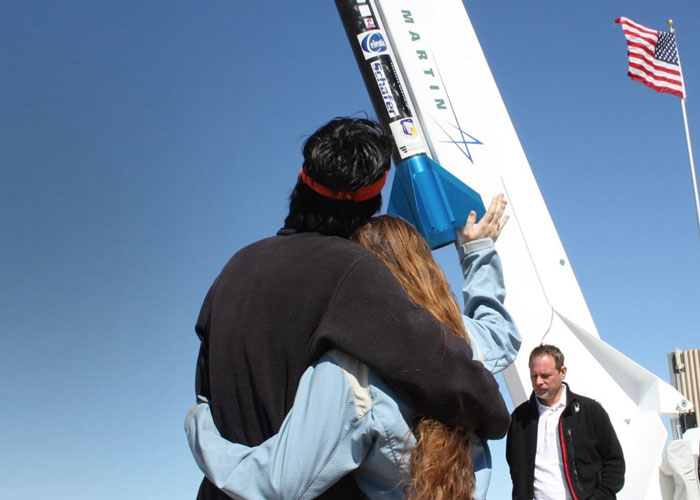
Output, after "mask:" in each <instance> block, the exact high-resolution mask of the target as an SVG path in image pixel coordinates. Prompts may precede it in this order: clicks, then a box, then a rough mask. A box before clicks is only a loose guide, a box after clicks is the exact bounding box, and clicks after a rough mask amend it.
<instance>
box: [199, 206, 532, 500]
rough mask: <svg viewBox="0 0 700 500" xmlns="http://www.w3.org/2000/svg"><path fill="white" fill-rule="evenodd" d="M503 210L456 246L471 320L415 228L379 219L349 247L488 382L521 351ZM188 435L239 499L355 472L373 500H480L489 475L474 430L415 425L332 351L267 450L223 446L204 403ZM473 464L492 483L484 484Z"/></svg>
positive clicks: (472, 225)
mask: <svg viewBox="0 0 700 500" xmlns="http://www.w3.org/2000/svg"><path fill="white" fill-rule="evenodd" d="M504 210H505V201H504V200H503V197H502V195H499V196H498V197H496V198H494V201H493V202H492V203H491V206H490V207H489V210H488V211H487V213H486V214H485V215H484V217H483V218H482V219H481V220H480V221H479V223H478V224H477V223H476V214H474V213H473V212H472V213H471V214H470V215H469V218H468V219H467V223H466V225H465V227H464V230H463V231H462V232H461V234H460V236H461V238H460V240H461V241H463V242H464V243H463V244H461V245H459V246H458V250H459V253H460V261H461V264H462V268H463V271H464V274H465V285H464V289H463V291H464V298H465V315H464V316H463V315H462V313H461V311H460V308H459V306H458V304H457V301H456V300H455V297H454V295H453V294H452V292H451V291H450V288H449V285H448V283H447V279H446V278H445V275H444V273H443V272H442V269H441V268H440V266H439V265H438V264H437V262H435V260H434V259H433V257H432V252H431V250H430V248H429V247H428V245H427V243H426V242H425V240H424V239H423V237H422V236H421V235H420V234H418V232H417V231H416V230H415V229H414V228H413V226H411V225H410V224H409V223H407V222H406V221H404V220H403V219H400V218H397V217H391V216H380V217H375V218H373V219H371V220H370V221H369V222H368V223H366V224H365V225H364V226H362V227H360V228H359V229H358V230H356V232H355V233H354V234H353V235H352V237H351V239H352V240H354V241H356V242H357V243H359V244H361V245H363V246H364V247H366V248H367V249H369V250H370V251H371V252H372V253H373V254H374V255H376V256H377V257H378V258H379V259H380V260H381V261H382V262H384V264H385V265H386V266H387V267H388V268H389V269H390V270H391V272H392V274H394V276H395V277H396V278H397V279H398V280H399V281H400V282H401V284H402V285H403V287H404V289H405V290H406V292H407V294H408V296H409V297H410V299H411V300H412V301H413V302H414V303H415V304H416V306H417V307H418V306H420V307H423V308H425V309H426V310H427V311H428V312H430V313H431V314H432V315H433V316H434V317H435V318H436V319H438V320H439V321H441V322H442V323H443V324H445V326H446V327H447V328H446V330H449V332H445V334H451V335H455V336H458V337H461V338H464V340H465V341H466V342H470V343H472V347H473V349H474V351H475V355H477V356H478V358H477V359H480V360H482V361H483V362H484V363H485V364H486V365H487V367H488V368H489V369H491V370H492V371H497V370H499V369H502V368H504V367H505V366H507V365H508V364H510V362H512V360H513V359H514V358H515V355H516V354H517V350H518V347H519V345H520V338H519V335H518V333H517V329H516V328H515V325H514V324H513V322H512V320H511V318H510V316H509V315H508V313H507V311H506V310H505V309H504V308H503V305H502V303H503V299H504V295H505V290H504V287H503V278H502V273H501V268H500V260H499V259H498V255H497V254H496V252H495V249H494V247H493V241H494V240H496V238H498V236H499V234H500V232H501V228H502V227H503V224H504V223H505V221H506V220H507V216H506V217H502V215H503V211H504ZM439 341H440V339H436V342H439ZM407 342H410V339H407ZM368 348H375V349H376V348H387V349H390V348H391V346H368ZM426 376H430V374H427V373H426ZM411 424H412V425H411ZM185 430H186V432H187V434H188V439H189V442H190V447H191V449H192V452H193V455H194V456H195V460H196V461H197V463H198V465H199V466H200V468H201V469H202V471H203V472H204V473H205V474H206V475H207V477H208V478H209V479H210V481H212V482H213V483H214V484H215V485H216V486H217V487H219V488H220V489H222V490H223V491H224V492H226V493H227V494H228V495H229V496H231V497H233V498H315V497H316V496H318V495H319V494H321V493H322V492H323V491H324V490H325V489H326V488H328V487H330V486H331V485H332V484H333V483H334V482H335V481H337V480H338V479H340V478H342V477H343V476H345V475H346V474H348V473H351V472H353V473H354V476H355V480H356V482H357V484H358V486H359V487H360V489H361V490H362V491H363V492H364V493H365V494H366V495H367V496H368V497H370V498H397V499H399V498H400V499H403V498H406V499H411V500H413V499H415V500H419V499H420V500H427V499H432V500H435V499H438V500H448V499H457V498H460V499H470V498H483V497H485V487H486V486H487V485H488V476H489V475H490V457H489V455H488V449H487V448H485V446H484V445H485V443H484V442H482V440H480V439H479V438H478V437H476V436H474V435H471V434H470V429H463V428H459V427H457V426H453V427H450V426H447V425H445V424H442V423H440V422H438V421H437V420H432V419H423V418H421V417H420V416H419V415H415V414H414V412H413V410H412V408H411V404H410V401H409V400H407V399H406V398H405V397H404V395H403V394H401V393H399V392H398V391H395V390H393V389H392V388H390V387H388V386H387V385H386V384H385V383H384V382H383V381H382V380H381V379H379V378H378V377H376V376H375V375H374V374H373V373H372V372H371V371H369V370H368V369H367V367H366V366H365V365H363V364H362V363H359V362H358V361H357V360H355V359H354V358H350V357H349V356H347V355H344V354H343V353H341V352H338V351H336V350H331V351H329V352H328V353H326V354H324V355H322V356H321V358H320V359H319V361H318V362H317V363H316V364H315V365H314V366H312V367H310V368H309V369H308V370H307V372H305V374H304V376H303V377H302V379H301V381H300V383H299V387H298V389H297V394H296V397H295V400H294V405H293V408H292V410H291V411H290V413H289V414H288V415H287V418H285V421H284V423H283V425H282V427H281V428H280V431H279V433H278V434H277V435H275V436H273V437H271V438H270V439H268V440H267V441H265V442H263V443H262V444H260V445H259V446H256V447H247V446H243V445H240V444H235V443H231V442H229V441H227V440H225V439H224V438H222V437H221V436H220V435H219V433H218V430H217V429H216V426H215V425H214V422H213V419H212V417H211V413H210V412H209V407H208V405H207V404H206V402H203V403H200V404H197V405H195V406H194V407H193V408H192V409H191V410H190V412H189V413H188V417H187V420H186V422H185ZM475 462H476V464H477V467H476V468H477V469H478V471H480V472H482V473H484V474H482V475H480V476H479V477H478V479H477V478H476V477H475V473H474V471H475ZM484 483H486V484H484ZM475 486H476V487H477V491H475Z"/></svg>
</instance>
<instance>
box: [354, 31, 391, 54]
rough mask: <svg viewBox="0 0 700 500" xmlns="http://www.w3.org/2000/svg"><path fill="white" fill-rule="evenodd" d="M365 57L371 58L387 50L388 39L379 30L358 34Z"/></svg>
mask: <svg viewBox="0 0 700 500" xmlns="http://www.w3.org/2000/svg"><path fill="white" fill-rule="evenodd" d="M357 39H358V41H359V42H360V47H361V48H362V53H363V54H364V56H365V59H371V58H372V57H376V56H378V55H381V54H384V53H385V52H386V51H387V44H386V40H385V39H384V35H383V34H382V32H381V31H379V30H372V31H365V32H364V33H360V34H359V35H358V36H357Z"/></svg>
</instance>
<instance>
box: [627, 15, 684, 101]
mask: <svg viewBox="0 0 700 500" xmlns="http://www.w3.org/2000/svg"><path fill="white" fill-rule="evenodd" d="M615 22H616V23H618V24H620V25H622V32H623V33H624V35H625V39H626V40H627V57H628V61H629V66H628V68H627V75H628V76H629V77H630V78H632V79H633V80H637V81H638V82H642V83H644V84H645V85H648V86H649V87H651V88H653V89H654V90H656V91H658V92H668V93H670V94H673V95H677V96H679V97H681V98H685V88H684V87H683V73H682V71H681V66H680V62H679V59H678V49H677V47H676V41H675V37H674V35H673V33H665V32H662V31H661V32H660V31H656V30H652V29H649V28H647V27H646V26H642V25H641V24H638V23H635V22H634V21H632V20H630V19H627V18H626V17H619V18H617V19H616V20H615Z"/></svg>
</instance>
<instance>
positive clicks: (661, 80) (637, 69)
mask: <svg viewBox="0 0 700 500" xmlns="http://www.w3.org/2000/svg"><path fill="white" fill-rule="evenodd" d="M628 71H629V72H630V73H634V74H635V75H640V76H644V77H645V78H646V79H647V80H648V81H652V82H655V83H656V84H657V85H662V84H667V85H669V86H674V87H676V88H678V89H679V90H680V89H681V85H680V83H678V80H673V79H672V78H666V77H663V76H659V75H658V74H656V73H651V72H649V71H648V70H647V69H646V68H644V67H643V66H640V65H638V64H630V66H629V70H628Z"/></svg>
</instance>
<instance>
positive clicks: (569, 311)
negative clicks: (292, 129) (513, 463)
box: [336, 0, 692, 500]
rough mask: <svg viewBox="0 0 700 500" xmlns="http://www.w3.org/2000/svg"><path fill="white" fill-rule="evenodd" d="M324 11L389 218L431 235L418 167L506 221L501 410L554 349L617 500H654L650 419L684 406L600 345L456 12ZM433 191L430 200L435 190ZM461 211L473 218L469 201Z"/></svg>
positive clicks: (442, 6)
mask: <svg viewBox="0 0 700 500" xmlns="http://www.w3.org/2000/svg"><path fill="white" fill-rule="evenodd" d="M336 5H337V7H338V10H339V12H340V15H341V18H342V20H343V23H344V25H345V29H346V32H347V34H348V38H349V39H350V42H351V45H352V46H353V51H354V53H355V56H356V59H357V60H358V64H359V66H360V69H361V71H362V73H363V76H364V78H365V83H366V85H367V88H368V91H369V93H370V96H371V97H372V100H373V103H374V106H375V110H376V111H377V115H378V116H379V118H380V120H382V121H383V122H384V123H385V124H386V125H388V126H389V128H390V129H391V131H392V133H393V135H394V138H395V142H396V145H397V156H396V158H395V159H396V163H397V175H396V177H397V179H398V178H400V177H402V176H403V179H404V180H403V183H404V186H403V187H402V186H401V185H399V184H398V183H400V182H402V181H400V180H397V181H395V182H394V186H393V188H392V204H391V205H390V211H391V210H392V209H393V210H394V211H395V212H398V213H400V214H401V215H405V216H406V217H407V218H408V219H409V220H411V221H412V222H414V223H415V224H416V225H417V226H418V227H419V229H421V231H422V232H423V234H424V235H425V236H426V237H427V238H428V240H429V241H431V239H430V238H431V236H430V229H431V228H430V227H421V225H423V226H426V224H427V226H430V224H433V223H434V222H433V221H431V220H428V219H429V218H427V219H426V218H425V217H424V218H423V219H421V215H420V214H419V213H418V212H420V211H421V206H422V202H421V201H420V200H421V199H422V198H425V197H426V195H424V194H421V189H422V187H421V186H416V182H414V180H415V177H414V176H413V174H414V173H415V172H414V170H415V169H414V170H410V169H411V168H412V166H411V162H414V163H415V161H416V160H415V158H416V157H418V156H420V155H425V156H427V157H429V159H431V160H432V162H436V163H437V164H438V165H437V167H440V166H441V167H440V168H444V169H446V170H447V171H448V172H449V174H451V176H454V178H456V179H459V181H460V182H461V183H463V184H464V185H466V186H469V189H470V191H471V190H473V191H475V192H476V193H478V194H479V195H481V198H482V199H483V200H489V199H491V197H492V196H494V195H495V194H497V193H500V192H503V193H505V194H506V198H507V200H508V211H509V215H510V221H509V223H508V225H507V226H506V228H505V229H504V231H503V233H502V234H501V236H500V237H499V240H498V244H497V246H498V252H499V254H500V256H501V259H502V261H503V266H504V272H505V280H506V289H507V291H508V294H507V297H508V298H507V304H506V305H507V307H508V310H509V312H510V313H511V314H512V315H513V317H514V319H515V321H516V323H517V325H518V328H519V330H520V333H521V335H522V337H523V344H522V347H521V350H520V355H519V356H518V358H517V359H516V361H515V363H514V365H513V366H512V367H510V368H508V369H507V370H506V371H505V372H504V376H505V380H506V384H507V386H508V391H509V393H510V396H511V399H512V400H513V403H514V404H515V405H519V404H520V403H522V402H523V401H525V400H526V399H527V398H528V397H529V394H530V392H531V385H530V380H529V369H528V366H527V358H528V354H529V352H530V351H531V350H532V349H533V348H534V347H535V346H537V345H539V344H540V343H543V342H544V343H550V344H554V345H556V346H558V347H560V348H561V349H562V351H563V352H564V355H565V356H566V365H567V367H568V368H569V370H568V373H567V381H568V382H569V383H570V385H571V388H572V390H573V391H575V392H577V393H579V394H583V395H585V396H588V397H591V398H594V399H596V400H597V401H599V402H600V403H601V404H602V405H603V406H604V407H605V409H606V410H607V411H608V413H609V415H610V418H611V420H612V423H613V425H614V427H615V430H616V431H617V435H618V437H619V439H620V442H621V444H622V447H623V450H624V453H625V460H626V465H627V472H626V474H625V478H626V480H625V487H624V488H623V490H622V491H621V492H620V494H619V497H618V498H620V499H622V500H657V499H661V498H663V496H664V495H662V491H661V490H662V488H661V485H660V482H659V465H660V464H661V460H662V453H663V449H664V446H665V444H666V441H667V431H666V429H665V427H664V424H663V422H662V420H661V416H662V415H664V414H677V413H678V412H682V411H687V410H689V409H691V407H692V405H691V403H690V402H689V401H688V400H687V399H686V398H684V397H683V395H681V394H680V393H679V392H678V391H676V390H675V389H674V388H673V387H671V386H670V385H669V384H667V383H666V382H664V381H663V380H661V379H660V378H658V377H657V376H655V375H654V374H652V373H651V372H649V371H647V370H646V369H644V368H643V367H641V366H639V365H638V364H636V363H635V362H634V361H632V360H631V359H629V358H627V357H626V356H625V355H624V354H622V353H620V352H618V351H617V350H615V349H614V348H613V347H611V346H610V345H608V344H606V343H605V342H604V341H603V340H601V338H600V335H599V334H598V331H597V329H596V326H595V323H594V321H593V318H592V317H591V313H590V312H589V310H588V306H587V305H586V302H585V299H584V297H583V294H582V293H581V290H580V288H579V285H578V283H577V281H576V277H575V276H574V272H573V270H572V268H571V266H570V264H569V259H568V258H567V256H566V252H565V251H564V247H563V246H562V243H561V241H560V239H559V236H558V234H557V230H556V228H555V227H554V223H553V222H552V219H551V217H550V214H549V211H548V210H547V207H546V205H545V202H544V199H543V198H542V194H541V193H540V190H539V188H538V186H537V183H536V181H535V178H534V176H533V173H532V170H531V169H530V166H529V164H528V161H527V158H526V157H525V154H524V152H523V149H522V146H521V145H520V141H519V140H518V137H517V135H516V133H515V129H514V128H513V124H512V123H511V121H510V118H509V116H508V112H507V111H506V108H505V105H504V104H503V100H502V99H501V96H500V94H499V91H498V88H497V87H496V83H495V81H494V79H493V76H492V75H491V71H490V69H489V67H488V64H487V62H486V59H485V57H484V54H483V52H482V50H481V47H480V45H479V41H478V40H477V38H476V34H475V33H474V30H473V28H472V25H471V23H470V21H469V18H468V16H467V13H466V11H465V8H464V5H463V4H462V2H461V1H460V0H439V1H434V2H428V1H425V0H423V1H421V0H336ZM373 51H374V52H373ZM379 55H381V56H383V59H382V62H380V63H377V61H379V58H378V56H379ZM373 62H374V65H373V64H372V63H373ZM373 68H374V69H373ZM406 118H410V120H411V124H412V125H413V126H414V127H415V128H414V129H410V130H409V132H410V133H406V129H405V128H404V129H402V128H401V123H402V120H405V119H406ZM419 163H420V162H419ZM431 165H433V166H434V165H435V164H433V163H431ZM431 168H432V167H431ZM402 171H404V172H405V174H401V172H402ZM406 179H409V181H410V184H411V185H412V186H413V188H412V189H413V199H411V192H410V189H411V188H410V187H409V188H408V194H406V193H407V187H406V184H407V182H408V181H406ZM437 179H438V180H437V188H436V189H437V191H436V192H439V191H440V189H441V188H444V186H442V187H441V186H440V179H441V176H439V175H438V176H437ZM443 184H444V183H443ZM399 190H403V195H401V193H398V191H399ZM447 190H448V191H449V188H447ZM444 191H445V189H443V194H444ZM397 193H398V194H397ZM397 196H398V197H399V198H401V197H403V198H406V197H408V202H406V203H405V205H406V206H404V207H403V208H402V207H398V208H397V207H396V202H395V201H394V200H395V198H396V197H397ZM447 198H449V196H448V197H447ZM447 198H445V197H444V196H443V199H444V200H446V201H447V202H448V205H449V200H448V199H447ZM473 203H474V205H473V206H474V208H478V205H479V203H478V200H476V201H474V202H473ZM392 205H393V206H392ZM438 205H440V203H438ZM453 208H455V207H453ZM411 209H412V210H413V212H411ZM423 210H424V211H425V210H428V211H430V210H431V209H430V208H427V209H426V208H425V207H423ZM459 210H460V212H459V213H456V214H454V215H455V216H456V219H457V220H456V221H454V217H453V220H452V222H450V221H448V222H446V223H445V224H448V225H449V224H452V225H459V224H461V223H462V222H463V220H464V218H465V217H466V212H462V210H463V207H460V208H459ZM454 211H455V212H457V208H455V210H454ZM448 212H449V210H448ZM423 215H425V214H423ZM449 215H450V214H449V213H448V219H449ZM424 219H425V220H424ZM432 229H433V230H434V232H437V233H439V232H440V231H443V232H446V230H445V229H444V228H437V229H436V228H434V227H433V228H432ZM431 243H432V242H431ZM441 244H445V241H444V240H440V239H438V240H437V243H435V244H432V246H433V247H436V246H440V245H441Z"/></svg>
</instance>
